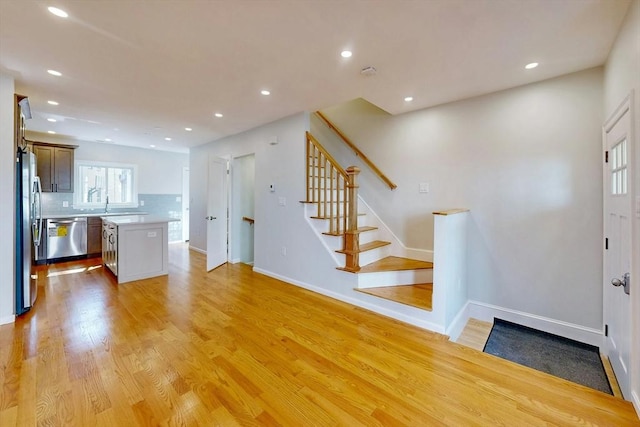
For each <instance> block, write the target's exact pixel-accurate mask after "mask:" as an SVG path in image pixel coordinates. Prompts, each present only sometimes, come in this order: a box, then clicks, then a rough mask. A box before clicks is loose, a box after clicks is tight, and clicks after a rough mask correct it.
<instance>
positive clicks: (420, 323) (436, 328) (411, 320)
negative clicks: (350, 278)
mask: <svg viewBox="0 0 640 427" xmlns="http://www.w3.org/2000/svg"><path fill="white" fill-rule="evenodd" d="M253 271H255V272H256V273H260V274H264V275H265V276H269V277H273V278H274V279H278V280H281V281H283V282H286V283H290V284H292V285H295V286H299V287H301V288H304V289H307V290H309V291H312V292H315V293H318V294H321V295H324V296H327V297H329V298H333V299H337V300H339V301H342V302H346V303H349V304H351V305H355V306H357V307H361V308H365V309H367V310H370V311H373V312H374V313H378V314H381V315H383V316H386V317H391V318H392V319H396V320H399V321H401V322H405V323H408V324H410V325H414V326H417V327H419V328H423V329H427V330H429V331H433V332H437V333H440V334H444V328H443V327H442V326H440V325H438V324H436V323H432V322H427V321H425V320H421V319H417V318H415V317H412V316H407V315H405V314H402V313H398V312H396V311H393V310H390V309H388V308H385V307H380V306H378V305H375V304H371V303H367V302H364V301H362V300H360V299H357V298H353V297H349V296H347V295H344V294H339V293H337V292H333V291H328V290H326V289H323V288H319V287H317V286H314V285H310V284H309V283H304V282H300V281H298V280H294V279H291V278H289V277H284V276H281V275H279V274H276V273H272V272H270V271H267V270H263V269H261V268H256V267H254V268H253ZM353 292H355V291H353Z"/></svg>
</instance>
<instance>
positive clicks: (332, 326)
mask: <svg viewBox="0 0 640 427" xmlns="http://www.w3.org/2000/svg"><path fill="white" fill-rule="evenodd" d="M169 260H170V267H169V275H168V276H164V277H160V278H154V279H146V280H141V281H136V282H131V283H126V284H123V285H120V286H118V285H117V284H116V283H115V281H114V279H113V277H112V276H111V275H110V274H108V273H106V272H105V271H104V268H102V267H101V266H100V263H99V258H98V259H91V260H85V261H76V262H69V263H63V264H56V265H53V266H48V267H47V266H44V267H43V268H41V269H39V272H38V277H39V289H38V292H39V296H38V301H37V303H36V305H35V307H34V308H33V309H32V311H31V312H29V313H28V314H26V315H24V316H21V317H19V318H18V319H17V320H16V322H15V324H10V325H4V326H0V367H1V369H0V420H1V422H0V424H1V425H2V426H3V427H7V426H35V425H43V426H44V425H53V426H59V425H75V426H127V427H128V426H136V425H145V426H146V425H153V426H155V425H181V426H196V425H206V426H209V425H224V426H238V425H252V426H261V425H266V426H271V425H286V426H302V425H304V426H307V425H314V426H329V425H331V426H335V425H341V426H401V425H407V426H426V425H429V426H431V425H450V426H468V425H486V426H495V425H509V426H522V425H569V424H571V425H602V426H605V425H606V426H613V425H615V426H627V425H636V426H637V425H638V423H639V422H640V421H639V420H638V417H637V416H636V414H635V412H634V410H633V407H632V405H631V404H630V403H629V402H625V401H623V400H621V399H617V398H615V397H613V396H609V395H606V394H604V393H601V392H598V391H596V390H591V389H588V388H586V387H583V386H579V385H575V384H572V383H570V382H567V381H564V380H561V379H558V378H555V377H552V376H550V375H547V374H544V373H541V372H537V371H534V370H532V369H529V368H525V367H521V366H518V365H516V364H513V363H510V362H507V361H504V360H502V359H499V358H497V357H494V356H491V355H487V354H484V353H481V352H478V351H476V350H472V349H470V348H468V347H465V346H462V345H459V344H456V343H452V342H449V341H448V340H447V339H445V338H444V337H443V336H441V335H438V334H435V333H431V332H428V331H425V330H422V329H419V328H417V327H414V326H410V325H407V324H404V323H402V322H398V321H395V320H392V319H389V318H386V317H384V316H380V315H377V314H375V313H372V312H369V311H367V310H364V309H361V308H358V307H354V306H352V305H349V304H346V303H343V302H339V301H336V300H333V299H330V298H327V297H324V296H321V295H318V294H315V293H313V292H310V291H307V290H304V289H301V288H299V287H296V286H293V285H289V284H286V283H283V282H280V281H278V280H275V279H272V278H269V277H266V276H263V275H261V274H257V273H254V272H253V271H252V269H251V267H249V266H246V265H240V264H236V265H224V266H222V267H220V268H217V269H215V270H214V271H212V272H210V273H207V272H205V258H204V256H203V255H202V254H199V253H196V252H194V251H191V252H190V251H188V250H186V248H185V246H184V245H170V254H169Z"/></svg>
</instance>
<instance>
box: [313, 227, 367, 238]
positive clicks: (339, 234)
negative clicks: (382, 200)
mask: <svg viewBox="0 0 640 427" xmlns="http://www.w3.org/2000/svg"><path fill="white" fill-rule="evenodd" d="M377 229H378V227H368V226H367V227H358V229H357V230H356V233H364V232H366V231H373V230H377ZM322 234H324V235H325V236H343V235H344V231H334V232H333V233H332V232H329V231H327V232H324V233H322Z"/></svg>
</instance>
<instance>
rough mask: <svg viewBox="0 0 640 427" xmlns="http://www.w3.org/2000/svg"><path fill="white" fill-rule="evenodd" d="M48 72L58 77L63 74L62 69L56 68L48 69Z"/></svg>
mask: <svg viewBox="0 0 640 427" xmlns="http://www.w3.org/2000/svg"><path fill="white" fill-rule="evenodd" d="M47 73H49V74H51V75H52V76H56V77H60V76H61V75H62V73H61V72H60V71H56V70H47Z"/></svg>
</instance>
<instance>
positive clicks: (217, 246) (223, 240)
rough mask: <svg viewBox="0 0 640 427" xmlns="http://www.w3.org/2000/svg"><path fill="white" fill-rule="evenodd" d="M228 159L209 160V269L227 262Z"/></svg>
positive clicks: (207, 217) (207, 219)
mask: <svg viewBox="0 0 640 427" xmlns="http://www.w3.org/2000/svg"><path fill="white" fill-rule="evenodd" d="M227 201H228V195H227V161H226V160H225V159H221V158H219V157H211V159H210V160H209V179H208V189H207V216H206V217H205V220H206V221H207V271H210V270H213V269H214V268H216V267H219V266H221V265H222V264H224V263H226V262H227V212H228V210H227V207H228V206H227V205H228V203H227Z"/></svg>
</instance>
